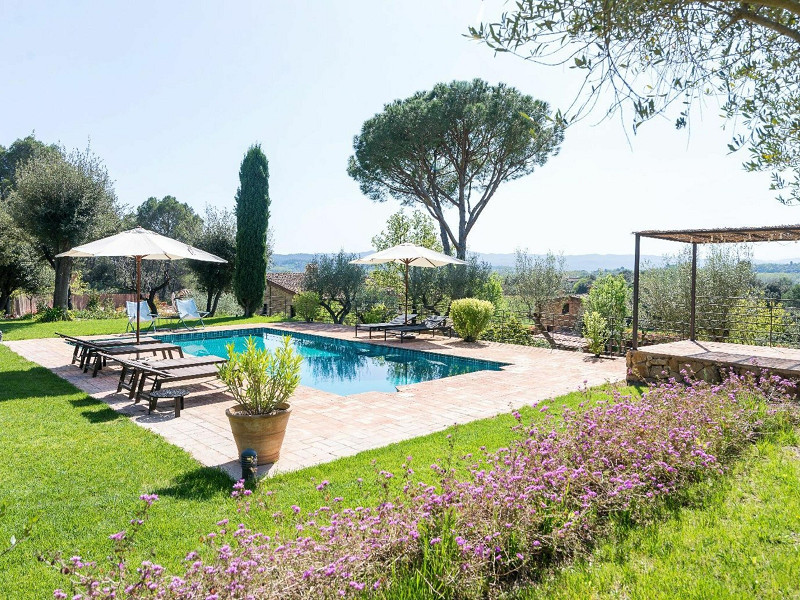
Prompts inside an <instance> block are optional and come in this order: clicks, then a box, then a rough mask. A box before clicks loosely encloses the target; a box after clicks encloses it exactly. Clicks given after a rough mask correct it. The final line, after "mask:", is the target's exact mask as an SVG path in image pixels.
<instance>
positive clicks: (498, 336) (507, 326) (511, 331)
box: [481, 315, 546, 346]
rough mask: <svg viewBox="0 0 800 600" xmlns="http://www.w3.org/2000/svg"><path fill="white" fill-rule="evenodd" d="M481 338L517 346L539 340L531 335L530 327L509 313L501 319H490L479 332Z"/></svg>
mask: <svg viewBox="0 0 800 600" xmlns="http://www.w3.org/2000/svg"><path fill="white" fill-rule="evenodd" d="M481 339H482V340H488V341H490V342H502V343H503V344H517V345H519V346H537V345H539V340H538V339H537V338H535V337H533V335H532V333H531V328H530V327H529V326H528V325H523V324H522V323H520V321H519V320H518V319H517V318H516V317H515V316H514V315H510V316H509V317H508V318H507V319H505V320H502V321H500V320H493V321H491V322H490V323H489V326H488V327H486V329H485V330H484V331H483V333H482V334H481ZM545 345H546V342H545Z"/></svg>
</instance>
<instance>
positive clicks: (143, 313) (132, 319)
mask: <svg viewBox="0 0 800 600" xmlns="http://www.w3.org/2000/svg"><path fill="white" fill-rule="evenodd" d="M139 306H140V308H139V330H140V331H144V328H143V327H144V325H145V324H146V323H150V328H151V329H152V330H153V331H157V330H156V319H157V318H158V315H157V314H154V313H151V312H150V305H149V304H147V301H146V300H142V301H141V302H139ZM125 312H126V313H127V314H128V325H127V326H126V327H125V331H128V329H130V330H131V331H136V302H125Z"/></svg>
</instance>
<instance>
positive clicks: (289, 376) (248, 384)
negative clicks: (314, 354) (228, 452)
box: [219, 336, 303, 465]
mask: <svg viewBox="0 0 800 600" xmlns="http://www.w3.org/2000/svg"><path fill="white" fill-rule="evenodd" d="M227 348H228V356H229V359H228V362H227V363H225V364H223V365H220V366H219V378H220V379H221V380H222V382H223V383H224V384H225V385H226V386H227V387H228V391H229V392H230V393H231V394H232V395H233V397H234V399H235V400H236V406H234V407H231V408H229V409H228V410H226V411H225V414H226V415H227V417H228V421H229V422H230V424H231V431H232V432H233V439H234V440H235V441H236V448H237V449H238V450H239V453H240V454H241V453H242V451H243V450H246V449H247V448H252V449H253V450H255V451H256V453H257V454H258V464H260V465H264V464H267V463H274V462H275V461H277V460H278V457H279V456H280V451H281V444H282V443H283V437H284V435H285V433H286V425H287V423H288V422H289V415H290V414H291V407H290V406H289V397H290V396H291V395H292V394H293V393H294V391H295V389H296V388H297V386H298V384H299V383H300V363H301V362H302V360H303V359H302V357H301V356H300V355H299V354H297V352H295V350H294V349H293V348H292V346H291V338H290V337H289V336H284V338H283V342H282V344H281V346H280V347H278V348H276V349H275V350H274V351H272V352H271V351H270V350H267V349H266V348H264V349H260V348H258V346H256V342H255V340H254V339H253V338H248V339H247V346H246V347H245V349H244V351H243V352H236V351H235V350H234V348H233V343H231V344H228V347H227Z"/></svg>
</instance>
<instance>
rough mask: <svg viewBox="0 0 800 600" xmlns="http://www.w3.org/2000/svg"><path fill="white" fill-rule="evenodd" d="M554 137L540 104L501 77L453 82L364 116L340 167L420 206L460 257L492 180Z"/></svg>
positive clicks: (379, 193) (541, 152) (554, 123)
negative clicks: (492, 80)
mask: <svg viewBox="0 0 800 600" xmlns="http://www.w3.org/2000/svg"><path fill="white" fill-rule="evenodd" d="M562 139H563V128H562V126H561V123H560V121H558V120H557V119H553V118H552V116H551V114H550V108H549V106H548V104H547V103H546V102H544V101H542V100H535V99H534V98H532V97H531V96H528V95H525V94H522V93H521V92H519V91H518V90H516V89H515V88H513V87H509V86H507V85H505V84H502V83H501V84H498V85H496V86H492V85H489V84H488V83H487V82H485V81H482V80H480V79H475V80H473V81H453V82H452V83H440V84H438V85H436V86H434V88H433V89H432V90H431V91H426V92H417V93H416V94H414V95H413V96H411V97H409V98H406V99H405V100H396V101H394V102H392V103H390V104H387V105H386V106H385V107H384V109H383V112H381V113H379V114H377V115H375V116H374V117H372V118H371V119H368V120H367V121H366V122H365V123H364V125H363V126H362V128H361V133H359V134H358V135H357V136H356V137H355V139H354V141H353V148H354V151H355V152H354V154H353V156H351V157H350V162H349V166H348V169H347V172H348V174H349V175H350V176H351V177H352V178H353V179H355V180H356V181H357V182H358V183H359V185H360V187H361V191H362V192H363V193H364V194H365V195H367V196H368V197H369V198H371V199H372V200H374V201H377V202H384V201H386V200H387V199H388V198H390V197H391V198H395V199H397V200H400V202H402V203H403V204H404V205H406V206H417V207H421V208H422V209H424V210H425V211H426V212H427V213H428V214H429V215H430V216H431V217H432V218H433V219H435V220H436V222H437V224H438V226H439V234H440V238H441V242H442V248H443V249H444V252H445V253H446V254H452V253H453V250H455V255H456V256H457V257H458V258H460V259H464V258H465V257H466V255H467V238H468V236H469V234H470V232H471V231H472V229H473V228H474V227H475V224H476V223H477V221H478V218H479V217H480V216H481V214H482V213H483V211H484V210H485V208H486V206H487V204H488V203H489V201H490V200H491V199H492V197H493V196H494V194H495V192H496V191H497V189H498V187H499V186H500V184H502V183H503V182H505V181H511V180H513V179H517V178H519V177H522V176H524V175H528V174H530V173H532V172H533V171H534V169H535V168H536V167H539V166H542V165H544V163H545V162H546V161H547V159H548V158H549V157H550V156H551V155H553V154H556V153H557V151H558V147H559V145H560V143H561V141H562ZM451 215H453V216H454V217H455V219H453V218H452V216H451Z"/></svg>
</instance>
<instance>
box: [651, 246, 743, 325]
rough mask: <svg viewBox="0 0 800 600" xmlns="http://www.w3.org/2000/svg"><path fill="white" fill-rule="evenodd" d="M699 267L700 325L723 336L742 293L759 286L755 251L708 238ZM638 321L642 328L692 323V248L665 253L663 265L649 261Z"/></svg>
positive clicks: (698, 310)
mask: <svg viewBox="0 0 800 600" xmlns="http://www.w3.org/2000/svg"><path fill="white" fill-rule="evenodd" d="M705 250H706V257H705V260H704V261H703V263H702V264H701V265H700V266H698V269H697V289H696V294H695V295H696V308H695V314H696V315H697V330H698V332H700V333H704V334H705V335H708V336H710V337H712V338H713V337H718V338H722V337H724V336H725V331H726V330H727V329H728V324H729V320H730V315H731V311H732V310H733V308H734V307H735V306H736V305H737V303H738V301H739V299H741V298H744V297H746V296H748V295H749V294H750V292H751V291H752V290H753V289H754V288H755V287H756V286H757V282H756V278H755V273H754V272H753V265H752V262H751V256H752V253H751V251H750V249H749V248H748V247H747V246H743V245H717V244H709V245H708V246H707V247H706V248H705ZM639 286H640V307H641V318H640V322H641V324H642V327H643V328H644V329H654V330H658V331H670V330H673V331H674V330H678V331H683V330H686V329H688V324H689V313H690V310H691V252H690V250H689V249H688V248H686V249H685V250H684V251H683V252H681V253H678V254H676V255H672V256H666V257H664V259H663V265H661V266H659V267H652V266H651V265H649V264H645V265H644V268H643V269H642V272H641V279H640V284H639Z"/></svg>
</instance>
